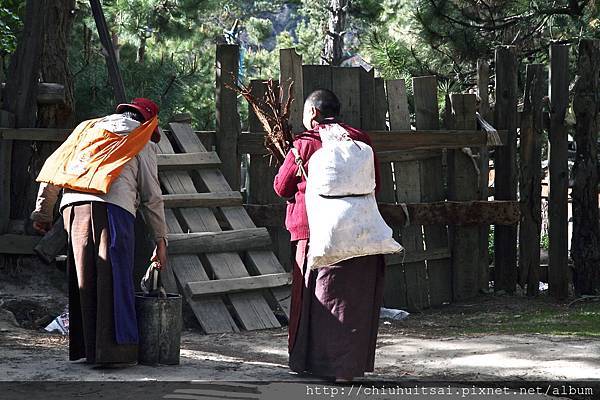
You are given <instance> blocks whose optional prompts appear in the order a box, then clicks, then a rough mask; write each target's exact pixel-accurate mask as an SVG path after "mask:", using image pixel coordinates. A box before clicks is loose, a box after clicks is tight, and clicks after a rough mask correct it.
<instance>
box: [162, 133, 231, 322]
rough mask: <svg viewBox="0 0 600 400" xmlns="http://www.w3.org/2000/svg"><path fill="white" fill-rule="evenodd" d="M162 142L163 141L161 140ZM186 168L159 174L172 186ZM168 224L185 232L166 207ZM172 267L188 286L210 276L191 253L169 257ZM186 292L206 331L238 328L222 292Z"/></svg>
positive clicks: (181, 283) (172, 230) (178, 231)
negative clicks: (211, 294) (203, 294)
mask: <svg viewBox="0 0 600 400" xmlns="http://www.w3.org/2000/svg"><path fill="white" fill-rule="evenodd" d="M161 142H162V141H161ZM183 174H184V173H183V172H164V173H162V174H161V175H160V178H161V181H162V182H163V184H166V186H169V187H170V184H169V183H170V182H173V183H175V184H176V182H177V180H178V177H177V176H176V175H181V176H183ZM165 218H166V222H167V228H168V231H169V232H170V233H183V230H182V228H181V226H180V224H179V222H178V221H177V218H176V217H175V213H174V212H173V210H165ZM169 266H170V269H171V270H172V271H173V272H174V273H175V276H176V277H177V280H178V281H179V283H180V286H181V287H182V288H185V285H186V283H187V282H199V281H208V280H210V278H209V276H208V274H207V273H206V271H205V269H204V266H203V265H202V262H201V261H200V258H199V257H198V256H197V255H195V254H194V255H192V254H174V255H171V256H170V257H169ZM183 295H184V296H185V299H186V301H187V303H188V304H189V305H190V308H191V309H192V311H193V312H194V315H195V316H196V318H197V319H198V322H199V323H200V326H202V329H203V330H204V332H206V333H220V332H237V331H239V328H238V327H237V325H236V323H235V321H234V320H233V318H232V317H231V315H230V314H229V310H228V309H227V306H226V305H225V302H224V301H223V299H222V298H221V297H219V296H214V297H208V298H203V299H202V300H201V301H200V300H196V299H193V298H191V297H190V296H189V294H188V293H186V291H185V290H184V291H183Z"/></svg>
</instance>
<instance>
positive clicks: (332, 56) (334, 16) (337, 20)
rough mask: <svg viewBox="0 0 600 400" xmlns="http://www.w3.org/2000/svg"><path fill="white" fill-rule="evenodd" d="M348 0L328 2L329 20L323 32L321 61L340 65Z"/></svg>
mask: <svg viewBox="0 0 600 400" xmlns="http://www.w3.org/2000/svg"><path fill="white" fill-rule="evenodd" d="M349 2H350V1H349V0H331V3H330V4H329V22H328V25H327V33H326V34H325V35H326V36H325V47H324V48H323V54H322V55H321V63H322V64H328V65H340V64H341V63H342V61H343V60H344V34H345V33H346V32H345V31H344V30H345V29H346V17H347V15H348V6H349Z"/></svg>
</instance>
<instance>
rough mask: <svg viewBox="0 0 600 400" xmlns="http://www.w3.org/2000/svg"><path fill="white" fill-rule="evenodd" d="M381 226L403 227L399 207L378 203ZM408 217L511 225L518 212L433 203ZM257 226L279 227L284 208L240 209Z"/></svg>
mask: <svg viewBox="0 0 600 400" xmlns="http://www.w3.org/2000/svg"><path fill="white" fill-rule="evenodd" d="M378 206H379V211H380V212H381V215H382V216H383V219H384V220H385V222H386V223H387V224H388V225H390V226H393V227H403V226H404V225H405V224H406V216H405V213H404V209H403V205H400V204H390V203H379V204H378ZM404 206H406V209H407V211H408V215H409V221H408V223H409V225H458V226H468V225H481V224H483V225H492V224H498V225H515V224H517V223H518V222H519V218H520V211H519V203H518V202H517V201H514V200H511V201H502V200H496V201H440V202H433V203H406V204H404ZM244 207H245V208H246V210H247V211H248V213H249V214H250V216H251V217H252V219H253V220H255V221H256V223H257V224H259V226H265V227H270V226H281V225H283V221H284V218H285V205H283V204H268V205H253V204H246V205H245V206H244Z"/></svg>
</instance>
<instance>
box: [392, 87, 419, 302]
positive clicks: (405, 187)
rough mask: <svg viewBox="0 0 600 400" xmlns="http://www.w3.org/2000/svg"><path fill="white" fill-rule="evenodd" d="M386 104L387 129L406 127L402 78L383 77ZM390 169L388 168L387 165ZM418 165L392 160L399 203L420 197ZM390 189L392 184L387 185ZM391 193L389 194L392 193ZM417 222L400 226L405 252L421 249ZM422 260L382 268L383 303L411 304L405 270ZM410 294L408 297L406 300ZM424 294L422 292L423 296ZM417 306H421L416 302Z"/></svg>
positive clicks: (415, 268)
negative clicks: (383, 277) (388, 119)
mask: <svg viewBox="0 0 600 400" xmlns="http://www.w3.org/2000/svg"><path fill="white" fill-rule="evenodd" d="M385 83H386V86H387V104H386V105H387V107H386V108H389V113H390V129H391V130H410V114H409V112H408V97H407V94H406V82H405V80H404V79H397V80H389V81H386V82H385ZM390 171H391V169H390ZM419 177H420V169H419V162H418V161H407V162H395V163H394V178H395V181H396V198H397V199H398V201H399V202H401V203H411V202H414V203H418V202H420V201H421V187H420V182H419ZM391 189H393V186H392V187H391ZM392 197H393V196H392ZM421 229H422V227H421V226H408V227H405V228H402V229H401V230H400V236H401V242H402V246H404V249H405V251H406V252H409V253H410V252H420V251H423V234H422V233H421ZM425 270H426V267H425V261H420V262H415V263H406V264H400V265H391V266H389V267H388V268H387V270H386V290H385V293H384V299H385V302H386V306H387V307H392V308H403V307H414V300H412V299H414V298H415V297H417V296H415V294H414V293H413V292H412V290H413V289H414V286H411V293H410V295H409V294H408V293H407V288H406V273H407V272H406V271H408V274H409V275H411V276H414V275H416V274H415V272H414V271H425ZM407 296H410V298H411V300H410V301H408V300H407V298H408V297H407ZM423 297H424V296H423ZM419 306H422V305H421V304H419Z"/></svg>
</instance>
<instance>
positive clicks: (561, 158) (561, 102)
mask: <svg viewBox="0 0 600 400" xmlns="http://www.w3.org/2000/svg"><path fill="white" fill-rule="evenodd" d="M568 70H569V45H564V44H552V45H551V46H550V89H549V92H550V134H549V138H550V151H549V157H550V160H549V170H550V195H549V198H548V215H549V229H548V237H549V239H550V249H549V251H548V256H549V266H548V267H549V268H548V291H549V292H550V294H551V295H552V296H554V298H556V299H565V298H566V297H567V296H568V295H569V273H568V272H569V271H568V261H569V259H568V250H569V244H568V240H567V237H568V228H569V225H568V205H569V204H568V201H569V200H568V190H569V166H568V161H567V160H568V136H567V128H566V126H565V114H566V112H567V107H568V105H569V72H568Z"/></svg>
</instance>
